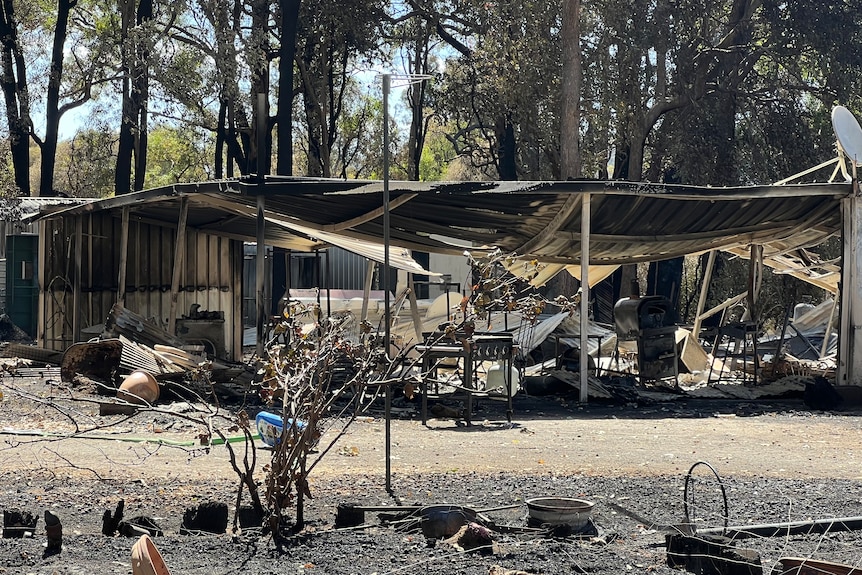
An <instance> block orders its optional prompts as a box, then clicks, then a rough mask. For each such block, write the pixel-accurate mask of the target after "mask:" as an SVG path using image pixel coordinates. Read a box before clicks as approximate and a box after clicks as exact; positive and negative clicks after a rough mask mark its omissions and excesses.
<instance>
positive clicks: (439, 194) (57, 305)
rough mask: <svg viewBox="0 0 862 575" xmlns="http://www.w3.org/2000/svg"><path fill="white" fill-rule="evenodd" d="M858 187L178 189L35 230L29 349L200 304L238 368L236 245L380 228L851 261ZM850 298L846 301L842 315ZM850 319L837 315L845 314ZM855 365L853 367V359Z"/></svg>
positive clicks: (324, 182) (461, 237) (646, 256)
mask: <svg viewBox="0 0 862 575" xmlns="http://www.w3.org/2000/svg"><path fill="white" fill-rule="evenodd" d="M855 190H856V182H855V181H854V182H839V183H815V184H785V185H770V186H744V187H721V188H715V187H695V186H682V185H668V184H652V183H644V182H624V181H607V182H604V181H565V182H545V181H542V182H388V194H387V195H388V198H389V201H388V204H385V202H384V182H381V181H369V180H335V179H315V178H301V177H271V176H267V177H266V178H265V179H264V180H263V181H259V180H257V179H255V178H241V179H235V180H223V181H212V182H201V183H195V184H178V185H173V186H169V187H165V188H159V189H153V190H147V191H142V192H136V193H131V194H127V195H123V196H118V197H114V198H109V199H105V200H98V201H94V202H91V203H88V204H85V205H81V206H76V207H72V208H67V209H64V210H60V211H57V212H54V213H52V214H48V215H46V216H44V217H43V219H42V226H43V229H42V232H41V238H42V240H41V242H40V254H41V257H40V260H41V262H42V266H43V273H42V276H41V277H42V282H41V284H40V288H41V292H40V293H41V297H40V331H39V340H40V341H41V342H42V344H43V345H45V346H46V347H52V348H54V349H61V348H63V347H64V346H67V345H69V344H71V343H73V342H74V341H75V340H76V339H77V338H78V337H79V334H80V333H82V332H85V329H86V328H87V327H88V326H95V325H100V324H101V323H102V322H103V321H104V319H105V317H106V316H107V314H108V312H109V310H110V308H111V306H112V305H113V304H114V303H115V302H117V301H121V302H124V303H125V305H126V306H127V307H128V308H129V309H131V310H133V311H135V312H137V313H138V314H141V315H143V316H145V317H153V318H158V319H159V320H160V321H161V322H163V323H164V324H165V325H170V326H174V325H175V322H176V319H177V317H179V315H180V314H182V313H183V311H184V310H187V309H189V308H190V306H191V305H192V304H195V303H197V304H199V305H200V306H201V309H208V310H219V311H223V312H224V318H225V330H226V332H225V333H226V337H225V339H226V342H227V343H226V346H227V353H228V357H237V354H238V351H239V349H240V346H241V331H242V325H241V322H240V321H238V320H237V318H238V317H239V313H240V309H241V301H242V294H241V293H240V292H241V281H240V276H241V263H242V245H241V242H243V241H256V239H257V237H258V234H259V233H262V234H263V237H264V241H265V243H266V244H267V245H272V246H277V247H283V248H286V249H291V250H313V249H315V248H319V247H322V246H325V245H339V243H341V244H348V243H350V242H361V243H362V245H363V246H369V247H370V248H369V249H371V248H374V249H378V250H379V248H380V246H381V243H382V238H384V237H385V236H386V234H385V233H384V232H385V231H388V232H389V237H390V238H391V244H392V246H398V249H396V248H395V247H391V250H392V251H394V252H395V253H396V254H397V253H400V249H401V248H403V249H404V250H421V251H426V252H436V253H450V254H460V253H462V252H463V250H464V245H465V242H466V243H469V244H472V245H474V246H477V248H479V249H481V248H490V247H499V248H501V249H502V250H504V251H505V252H509V253H515V254H517V255H518V256H520V257H523V258H530V259H536V260H538V261H540V262H542V263H544V264H547V265H548V266H549V269H553V268H554V267H556V268H559V269H562V267H564V266H570V265H582V264H581V262H582V260H583V261H584V263H588V264H589V265H595V266H600V265H601V266H612V265H618V264H625V263H636V262H646V261H657V260H663V259H669V258H673V257H677V256H681V255H687V254H695V253H702V252H706V251H709V250H716V249H727V250H735V251H737V252H738V253H743V254H744V253H747V252H748V251H749V249H750V248H751V246H757V249H758V251H760V250H761V249H762V254H763V259H764V261H767V262H768V261H771V260H772V259H775V258H793V257H794V255H795V254H798V253H799V251H800V250H803V249H805V248H808V247H811V246H814V245H817V244H819V243H821V242H822V241H823V240H825V239H826V238H828V237H830V236H833V235H836V234H840V233H841V232H842V230H844V231H845V236H844V237H845V258H846V257H847V256H848V255H849V254H851V253H852V254H854V257H855V254H856V253H858V250H856V248H855V242H858V238H859V234H858V232H856V231H855V226H857V225H858V224H856V223H855V221H856V220H858V218H859V215H858V213H857V212H859V207H858V205H857V204H858V198H857V195H856V193H855ZM258 208H262V215H263V216H264V217H263V218H262V220H261V221H265V223H264V224H263V226H262V229H261V227H259V226H258V221H259V220H258ZM386 208H388V210H387V209H386ZM585 208H586V209H585ZM384 212H387V213H388V215H389V229H388V230H385V228H384V217H383V216H384ZM582 238H588V241H586V242H582ZM850 238H854V239H853V240H852V241H850ZM178 244H179V245H180V246H181V248H182V249H179V250H177V249H176V247H177V245H178ZM405 265H407V263H406V262H405ZM417 271H418V270H417ZM827 271H828V270H827ZM418 273H422V272H421V271H418ZM797 273H799V274H802V275H805V274H811V275H812V276H814V275H816V276H817V277H819V278H822V276H823V275H824V273H825V272H824V270H821V269H814V268H813V267H811V268H809V269H804V268H803V269H800V270H797ZM830 273H831V272H830ZM846 273H847V272H846V269H845V274H846ZM854 273H855V272H854ZM576 275H577V274H576ZM854 277H855V276H854ZM846 279H847V278H846V277H845V285H847V281H846ZM835 285H837V282H835ZM851 285H859V282H858V281H854V282H853V283H852V284H851ZM847 295H848V294H842V301H844V302H849V299H848V297H847ZM850 299H858V294H855V295H854V296H853V298H850ZM857 307H862V306H857ZM845 308H846V309H845ZM851 309H852V306H851V305H844V306H842V313H851ZM859 311H860V312H862V310H859ZM843 317H844V316H843V315H842V318H843ZM847 317H848V318H849V317H850V316H847ZM850 323H852V324H853V325H859V324H862V321H859V322H856V321H852V322H850V321H849V320H848V322H847V325H850ZM843 333H845V334H846V331H845V332H843ZM856 356H857V357H858V358H859V359H860V360H862V352H860V353H858V354H856ZM843 357H844V358H845V360H846V358H847V357H849V355H844V356H843ZM859 375H860V376H862V374H859ZM855 379H858V377H854V381H855Z"/></svg>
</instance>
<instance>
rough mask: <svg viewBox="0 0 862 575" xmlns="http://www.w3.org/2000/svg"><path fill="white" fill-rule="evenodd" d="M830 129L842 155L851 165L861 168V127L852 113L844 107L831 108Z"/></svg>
mask: <svg viewBox="0 0 862 575" xmlns="http://www.w3.org/2000/svg"><path fill="white" fill-rule="evenodd" d="M832 129H833V130H834V131H835V137H836V138H838V146H839V147H840V148H841V151H843V152H844V155H845V156H847V158H848V159H849V160H850V161H851V162H852V163H853V164H855V165H856V166H860V167H862V127H860V126H859V122H857V121H856V117H855V116H854V115H853V112H851V111H850V110H848V109H847V108H845V107H844V106H835V107H834V108H832Z"/></svg>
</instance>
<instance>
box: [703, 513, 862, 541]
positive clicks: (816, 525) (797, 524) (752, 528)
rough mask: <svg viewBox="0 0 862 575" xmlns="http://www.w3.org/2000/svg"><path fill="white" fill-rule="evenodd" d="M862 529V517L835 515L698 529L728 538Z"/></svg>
mask: <svg viewBox="0 0 862 575" xmlns="http://www.w3.org/2000/svg"><path fill="white" fill-rule="evenodd" d="M859 530H862V517H833V518H831V519H815V520H811V521H788V522H786V523H761V524H756V525H732V526H730V527H710V528H707V529H698V530H697V535H724V536H725V537H727V538H728V539H731V540H735V539H748V538H751V537H784V536H785V535H808V534H811V533H837V532H839V531H859Z"/></svg>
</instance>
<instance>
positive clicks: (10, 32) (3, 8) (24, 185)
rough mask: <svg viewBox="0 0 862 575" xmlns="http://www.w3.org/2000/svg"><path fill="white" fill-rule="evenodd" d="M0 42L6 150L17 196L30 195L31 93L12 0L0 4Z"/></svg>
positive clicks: (0, 79) (0, 78) (0, 84)
mask: <svg viewBox="0 0 862 575" xmlns="http://www.w3.org/2000/svg"><path fill="white" fill-rule="evenodd" d="M0 42H2V54H0V57H2V77H0V87H2V90H3V96H4V99H5V101H6V121H7V123H8V125H9V148H10V151H11V153H12V169H13V171H14V176H15V186H16V187H17V188H18V194H20V195H22V196H29V195H30V127H31V125H32V122H31V120H30V94H29V92H28V88H27V66H26V63H25V61H24V54H23V52H22V50H21V44H20V40H19V38H18V21H17V20H16V18H15V7H14V5H13V3H12V0H3V1H2V3H0Z"/></svg>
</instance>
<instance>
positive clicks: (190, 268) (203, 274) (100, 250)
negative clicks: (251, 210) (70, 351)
mask: <svg viewBox="0 0 862 575" xmlns="http://www.w3.org/2000/svg"><path fill="white" fill-rule="evenodd" d="M82 218H83V219H82V243H83V250H82V251H81V254H82V259H81V278H80V285H81V290H80V299H79V302H78V307H79V311H80V314H81V315H80V317H81V326H82V328H83V334H82V339H87V337H88V335H97V334H98V333H99V332H100V327H101V326H102V325H103V324H104V321H105V319H106V318H107V316H108V313H109V312H110V310H111V306H113V305H114V303H116V302H117V299H118V292H119V290H118V279H119V263H120V238H121V220H120V218H118V217H112V215H111V214H110V213H102V212H100V213H96V214H88V215H85V216H83V217H82ZM75 225H76V224H75V220H74V218H71V217H70V218H58V219H53V220H49V221H47V222H46V223H45V225H44V229H43V233H42V234H41V237H42V246H43V247H42V254H43V261H44V262H45V265H44V268H43V270H44V275H43V277H42V278H40V279H41V281H40V288H41V295H42V298H41V301H40V304H41V310H42V318H43V321H42V322H40V323H41V324H42V325H43V326H44V327H43V329H44V333H43V334H42V335H41V337H40V339H41V340H42V341H43V342H44V345H45V346H46V347H49V348H51V349H65V347H67V346H69V345H71V344H72V343H74V342H73V341H72V322H73V309H74V304H73V299H74V285H75V267H76V264H75V252H76V241H75V237H76V230H75ZM128 240H129V241H128V243H129V247H128V255H127V258H128V261H127V267H126V299H125V306H126V308H128V309H129V310H131V311H134V312H135V313H137V314H139V315H142V316H144V317H145V318H147V319H151V320H153V321H154V322H156V323H158V324H160V325H161V326H162V327H165V328H166V327H167V324H168V318H169V316H170V306H171V293H170V288H171V280H172V269H173V262H174V246H175V242H176V229H175V228H171V227H164V226H159V225H153V224H150V223H145V222H140V221H135V220H134V218H132V220H130V222H129V239H128ZM241 249H242V244H241V243H240V242H236V241H233V240H229V239H227V238H222V237H218V236H211V235H207V234H203V233H199V232H197V231H196V230H194V229H188V230H187V231H186V252H185V254H184V262H183V266H182V272H181V276H180V292H179V295H178V298H177V318H181V317H182V316H183V314H188V312H189V309H190V308H191V305H192V304H194V303H197V304H199V305H200V311H204V310H206V311H222V312H224V316H225V330H226V333H225V341H226V346H227V354H228V358H233V357H238V356H239V354H240V353H241V350H238V349H235V348H236V345H235V342H236V341H239V340H238V338H236V337H235V334H234V333H233V330H234V316H235V315H239V311H238V305H237V302H239V297H238V294H237V293H236V292H238V291H239V290H240V289H241V287H240V275H239V273H240V271H241V268H240V266H241V261H242V252H241ZM232 252H233V257H232ZM235 296H237V297H236V298H235ZM237 319H239V318H237ZM87 328H91V329H87ZM238 333H241V332H238Z"/></svg>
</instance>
